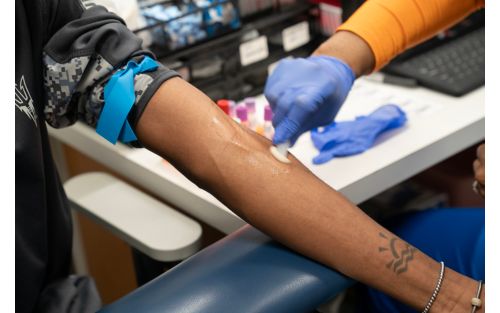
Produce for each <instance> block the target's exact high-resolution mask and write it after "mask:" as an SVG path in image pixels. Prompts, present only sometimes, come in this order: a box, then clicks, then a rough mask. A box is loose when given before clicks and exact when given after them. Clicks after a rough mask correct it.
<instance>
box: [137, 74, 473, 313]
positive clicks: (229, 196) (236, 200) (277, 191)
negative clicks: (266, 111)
mask: <svg viewBox="0 0 500 313" xmlns="http://www.w3.org/2000/svg"><path fill="white" fill-rule="evenodd" d="M170 95H175V96H170ZM136 132H137V134H138V136H139V138H140V140H141V141H142V143H143V144H144V145H145V146H146V147H148V148H149V149H151V150H153V151H155V152H156V153H158V154H159V155H161V156H163V157H165V158H166V159H168V160H169V161H170V162H172V163H173V164H174V166H176V167H177V168H178V169H179V170H180V171H181V172H183V173H184V174H185V175H186V176H187V177H188V178H190V179H191V180H193V181H194V182H195V183H197V184H198V185H199V186H200V187H201V188H203V189H206V190H207V191H209V192H210V193H212V194H213V195H214V196H216V197H217V198H218V199H219V200H221V201H222V202H223V203H224V204H226V205H227V206H228V207H229V208H230V209H232V210H233V211H234V212H235V213H237V214H238V215H240V216H241V217H243V218H244V219H245V220H246V221H248V222H249V223H251V224H253V225H255V226H256V227H257V228H259V229H261V230H263V231H264V232H266V233H268V234H269V235H271V236H272V237H274V238H276V239H278V240H279V241H281V242H283V243H284V244H286V245H288V246H289V247H291V248H293V249H295V250H297V251H299V252H301V253H303V254H305V255H307V256H309V257H312V258H314V259H316V260H318V261H320V262H322V263H324V264H326V265H328V266H331V267H333V268H335V269H337V270H339V271H341V272H343V273H344V274H346V275H348V276H351V277H353V278H355V279H357V280H360V281H362V282H364V283H366V284H369V285H371V286H374V287H376V288H379V289H380V290H382V291H384V292H386V293H388V294H390V295H393V296H394V297H396V298H398V299H400V300H402V301H403V302H406V303H408V304H410V305H412V306H414V307H416V308H419V309H421V308H422V307H423V306H424V305H425V303H426V302H427V300H428V299H429V297H430V295H431V294H432V291H433V289H434V287H435V283H436V280H437V277H438V274H439V264H438V263H437V262H435V261H433V260H432V259H430V258H428V257H427V256H425V255H424V254H423V253H420V252H418V251H416V250H413V249H410V247H409V246H407V245H406V243H404V242H403V241H401V240H398V239H393V238H395V236H394V235H393V234H391V233H390V232H389V231H387V230H385V229H384V228H383V227H381V226H380V225H378V224H377V223H375V222H374V221H373V220H371V219H370V218H369V217H368V216H366V215H365V214H364V213H363V212H362V211H361V210H359V209H358V208H357V207H356V206H354V205H353V204H352V203H350V202H349V201H348V200H347V199H345V198H344V197H343V196H342V195H341V194H339V193H337V192H336V191H334V190H333V189H331V188H330V187H329V186H327V185H326V184H324V183H323V182H322V181H320V180H319V179H317V178H316V177H315V176H314V175H313V174H312V173H311V172H310V171H308V170H307V169H306V168H305V167H304V166H302V165H301V164H300V163H299V162H298V161H297V160H296V159H294V158H293V157H290V158H291V161H292V162H291V163H290V164H283V163H280V162H278V161H277V160H275V159H274V158H273V157H272V156H271V155H270V154H269V146H270V142H269V141H268V140H266V139H265V138H263V137H261V136H258V135H256V134H254V133H252V132H250V131H248V130H246V129H244V128H242V127H240V126H239V125H238V124H236V123H234V122H233V121H232V120H231V119H230V118H229V117H228V116H226V115H225V114H224V113H223V112H222V111H220V110H219V109H218V108H217V107H216V106H215V105H213V103H212V102H211V101H210V100H209V99H208V98H207V97H206V96H204V95H203V94H202V93H201V92H199V91H198V90H196V89H195V88H193V87H192V86H190V85H189V84H187V83H185V82H183V81H182V80H180V79H176V78H174V79H171V80H170V81H168V82H167V83H165V84H163V85H162V87H161V88H160V89H159V91H158V92H157V94H155V96H154V97H153V98H152V100H151V102H150V103H149V105H148V107H147V108H146V110H145V112H144V114H143V116H142V117H141V119H140V121H139V124H138V125H137V129H136ZM381 234H383V235H381ZM390 240H394V241H395V245H394V246H393V247H392V249H396V250H395V251H396V252H397V253H398V254H399V255H401V253H402V251H403V250H408V252H409V251H412V252H411V254H412V256H413V259H411V258H407V259H405V260H404V261H403V264H402V265H398V266H397V267H394V268H392V267H390V268H388V267H387V264H388V263H390V262H391V261H394V260H393V257H391V255H392V254H391V253H392V252H391V250H390V249H391V246H390V245H389V242H390ZM381 247H382V248H388V250H384V249H382V251H379V250H380V249H379V248H381ZM464 286H466V287H465V288H464ZM475 286H476V285H475V283H474V282H473V281H472V280H470V279H468V278H466V277H463V276H461V275H458V274H456V273H454V272H453V271H451V270H447V273H446V278H445V282H444V285H443V289H442V292H441V294H440V296H439V297H438V301H437V302H436V304H435V311H436V312H451V310H452V306H454V305H455V304H456V303H460V302H459V299H460V296H461V292H462V291H463V292H464V295H467V296H469V294H470V297H472V294H473V293H474V288H475ZM469 301H470V298H469ZM469 306H470V304H469ZM438 309H439V310H438ZM455 312H460V311H455Z"/></svg>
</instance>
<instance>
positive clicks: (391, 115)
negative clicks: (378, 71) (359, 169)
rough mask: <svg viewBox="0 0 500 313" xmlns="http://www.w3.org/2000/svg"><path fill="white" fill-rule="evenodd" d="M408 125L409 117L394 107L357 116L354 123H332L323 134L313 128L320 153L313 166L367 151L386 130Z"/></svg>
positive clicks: (314, 138)
mask: <svg viewBox="0 0 500 313" xmlns="http://www.w3.org/2000/svg"><path fill="white" fill-rule="evenodd" d="M405 123H406V114H405V112H404V111H403V110H401V109H400V108H399V107H398V106H397V105H395V104H387V105H384V106H381V107H379V108H378V109H376V110H375V111H373V112H372V113H371V114H370V115H366V116H358V117H357V118H356V119H355V120H353V121H347V122H333V123H332V124H330V125H328V126H326V127H325V128H324V129H323V130H322V131H318V130H317V129H313V130H312V131H311V139H312V141H313V143H314V146H315V147H316V148H317V149H318V150H319V151H320V153H319V155H318V156H316V157H315V158H314V159H313V163H314V164H323V163H325V162H327V161H329V160H331V159H332V158H334V157H337V156H349V155H353V154H358V153H361V152H364V151H365V150H367V149H368V148H370V147H371V146H372V145H373V143H374V142H375V139H377V137H378V136H379V135H380V134H382V133H383V132H385V131H388V130H390V129H394V128H398V127H401V126H403V125H404V124H405Z"/></svg>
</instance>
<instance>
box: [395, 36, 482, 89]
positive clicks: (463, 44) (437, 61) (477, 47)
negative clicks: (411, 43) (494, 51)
mask: <svg viewBox="0 0 500 313" xmlns="http://www.w3.org/2000/svg"><path fill="white" fill-rule="evenodd" d="M386 70H387V71H388V72H389V73H392V74H397V75H402V76H406V77H411V78H415V79H416V80H417V81H418V82H419V84H420V85H422V86H425V87H428V88H431V89H435V90H437V91H441V92H444V93H447V94H450V95H453V96H461V95H463V94H465V93H467V92H469V91H471V90H474V89H476V88H478V87H480V86H482V85H484V28H481V29H478V30H475V31H472V32H470V33H468V34H466V35H464V36H462V37H459V38H457V39H455V40H452V41H450V42H447V43H445V44H443V45H441V46H438V47H436V48H433V49H431V50H429V51H427V52H424V53H422V54H419V55H417V56H414V57H412V58H410V59H407V60H405V61H400V62H397V63H393V64H390V65H389V66H388V67H387V69H386Z"/></svg>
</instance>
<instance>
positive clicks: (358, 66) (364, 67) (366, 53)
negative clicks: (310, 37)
mask: <svg viewBox="0 0 500 313" xmlns="http://www.w3.org/2000/svg"><path fill="white" fill-rule="evenodd" d="M313 55H318V56H319V55H325V56H331V57H335V58H337V59H339V60H341V61H343V62H344V63H346V64H347V65H348V66H349V67H350V68H351V69H352V71H353V72H354V75H355V77H360V76H362V75H365V74H369V73H370V72H371V71H373V68H374V67H375V56H374V55H373V52H372V50H371V48H370V46H368V44H367V43H366V42H365V41H364V40H363V39H362V38H361V37H359V36H357V35H356V34H354V33H351V32H348V31H339V32H337V33H336V34H335V35H333V36H332V37H331V38H330V39H328V40H327V41H325V42H324V43H323V44H321V45H320V46H319V47H318V49H316V51H314V52H313Z"/></svg>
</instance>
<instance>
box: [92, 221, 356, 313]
mask: <svg viewBox="0 0 500 313" xmlns="http://www.w3.org/2000/svg"><path fill="white" fill-rule="evenodd" d="M353 283H354V282H353V281H352V280H351V279H349V278H347V277H345V276H343V275H341V274H339V273H338V272H336V271H334V270H332V269H330V268H328V267H326V266H323V265H321V264H319V263H317V262H315V261H313V260H311V259H308V258H306V257H304V256H302V255H300V254H297V253H295V252H293V251H291V250H289V249H287V248H286V247H284V246H282V245H281V244H279V243H277V242H275V241H273V240H272V239H270V238H269V237H267V236H266V235H264V234H263V233H261V232H260V231H258V230H256V229H255V228H253V227H251V226H249V225H247V226H244V227H242V228H241V229H240V230H238V231H236V232H234V233H232V234H230V235H228V236H227V237H225V238H224V239H222V240H220V241H218V242H216V243H214V244H213V245H211V246H209V247H207V248H205V249H204V250H202V251H200V252H198V253H197V254H195V255H193V256H192V257H190V258H188V259H187V260H185V261H183V262H182V263H180V264H179V265H177V266H175V267H174V268H172V269H171V270H169V271H168V272H166V273H164V274H163V275H161V276H159V277H157V278H156V279H154V280H152V281H151V282H149V283H147V284H146V285H144V286H142V287H140V288H138V289H137V290H135V291H133V292H132V293H130V294H129V295H127V296H125V297H123V298H121V299H120V300H118V301H116V302H114V303H112V304H110V305H108V306H106V307H104V308H103V309H102V310H100V311H99V313H131V312H151V313H159V312H176V313H225V312H228V313H250V312H251V313H268V312H269V313H271V312H272V313H280V312H283V313H294V312H296V313H304V312H311V311H314V309H316V308H317V307H319V306H320V305H321V304H323V303H325V302H327V301H329V300H330V299H332V298H333V297H335V296H336V295H338V294H339V293H340V292H342V291H343V290H345V289H346V288H348V287H349V286H351V285H352V284H353Z"/></svg>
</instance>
